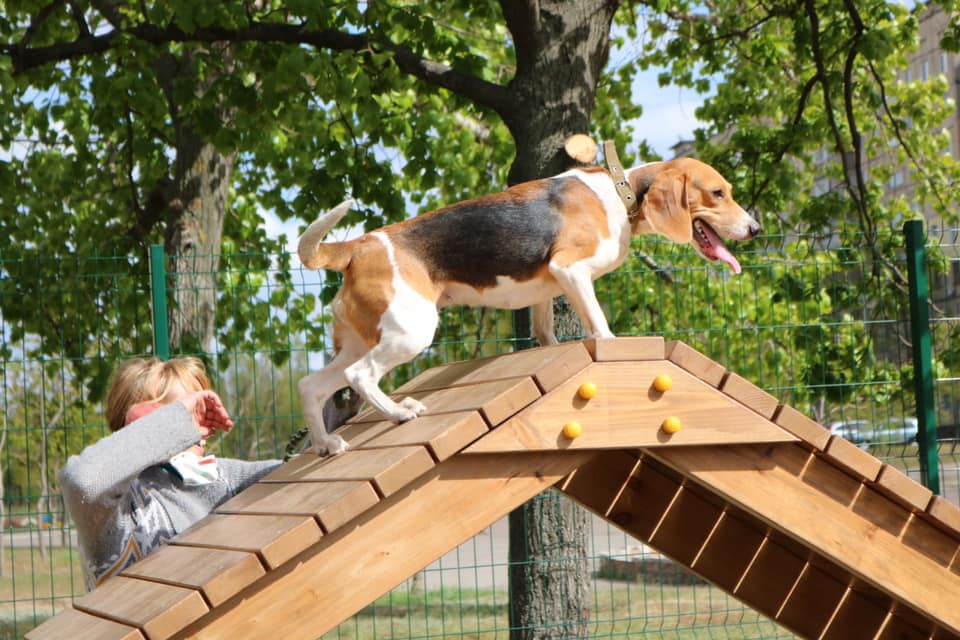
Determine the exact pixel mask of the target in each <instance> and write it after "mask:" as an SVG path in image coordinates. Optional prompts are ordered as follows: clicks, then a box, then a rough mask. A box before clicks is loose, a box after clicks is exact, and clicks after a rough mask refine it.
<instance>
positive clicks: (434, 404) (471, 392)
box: [354, 376, 540, 426]
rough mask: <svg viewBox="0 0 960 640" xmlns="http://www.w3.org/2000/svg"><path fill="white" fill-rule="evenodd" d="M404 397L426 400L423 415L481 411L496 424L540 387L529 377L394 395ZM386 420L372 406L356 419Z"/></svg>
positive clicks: (531, 398) (533, 396)
mask: <svg viewBox="0 0 960 640" xmlns="http://www.w3.org/2000/svg"><path fill="white" fill-rule="evenodd" d="M404 396H410V397H412V398H416V399H417V400H420V401H421V402H423V404H424V405H426V407H427V410H426V412H425V413H424V415H434V414H438V413H454V412H458V411H480V413H481V414H483V417H484V419H485V420H486V421H487V423H488V424H490V426H496V425H498V424H500V423H501V422H503V421H504V420H506V419H507V418H509V417H510V416H511V415H513V414H514V413H516V412H517V411H519V410H520V409H522V408H523V407H525V406H527V405H528V404H530V403H531V402H533V401H534V400H536V399H538V398H539V397H540V388H539V387H538V386H537V384H536V383H535V382H534V381H533V378H530V377H529V376H527V377H522V378H508V379H505V380H494V381H492V382H481V383H478V384H472V385H466V386H462V387H451V388H446V389H438V390H435V391H423V392H414V393H410V394H403V395H398V396H394V397H395V399H399V398H402V397H404ZM383 419H384V416H383V415H382V414H380V413H379V412H378V411H377V410H376V409H373V408H372V407H371V408H368V409H367V410H365V411H362V412H361V413H360V414H359V415H358V416H357V417H356V418H355V419H354V420H355V421H356V422H372V421H377V420H383Z"/></svg>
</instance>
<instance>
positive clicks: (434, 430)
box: [351, 411, 488, 462]
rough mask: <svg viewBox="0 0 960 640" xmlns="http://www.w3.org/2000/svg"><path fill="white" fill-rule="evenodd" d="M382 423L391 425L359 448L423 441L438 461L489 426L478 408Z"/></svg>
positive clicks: (356, 446) (398, 445) (464, 444)
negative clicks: (399, 422)
mask: <svg viewBox="0 0 960 640" xmlns="http://www.w3.org/2000/svg"><path fill="white" fill-rule="evenodd" d="M382 424H385V425H387V428H386V429H383V430H382V431H380V432H379V433H376V434H375V435H372V436H371V437H369V438H364V439H363V441H362V442H360V443H359V444H357V445H355V448H357V449H380V448H384V447H402V446H415V445H419V446H423V447H427V448H428V449H429V450H430V452H431V453H432V454H433V457H434V458H435V459H436V460H437V461H438V462H443V461H444V460H446V459H447V458H449V457H450V456H452V455H453V454H455V453H457V452H458V451H460V450H461V449H463V448H464V447H466V446H467V445H468V444H470V443H471V442H473V441H474V440H476V439H477V438H479V437H480V436H482V435H484V434H485V433H486V432H487V430H488V427H487V423H486V421H485V420H484V419H483V417H482V416H481V415H480V414H479V413H478V412H476V411H464V412H460V413H444V414H440V415H436V416H421V417H419V418H417V419H416V420H411V421H410V422H406V423H404V424H401V425H397V424H393V423H390V422H387V423H382ZM351 446H354V445H352V444H351Z"/></svg>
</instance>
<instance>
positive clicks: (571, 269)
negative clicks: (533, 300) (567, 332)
mask: <svg viewBox="0 0 960 640" xmlns="http://www.w3.org/2000/svg"><path fill="white" fill-rule="evenodd" d="M550 273H551V275H553V277H554V278H555V279H556V281H557V284H559V285H560V288H561V289H562V290H563V293H564V295H566V296H567V300H569V301H570V304H571V305H572V306H573V308H574V310H575V311H576V312H577V315H578V316H580V320H581V321H583V328H584V331H585V332H586V334H587V336H588V337H590V338H613V337H614V335H613V332H611V331H610V326H609V325H608V324H607V318H606V316H604V315H603V309H601V308H600V302H598V301H597V294H596V292H595V291H594V289H593V278H592V277H591V274H590V270H589V268H587V267H586V265H583V264H576V263H575V264H572V265H570V266H566V267H564V266H560V265H558V264H556V263H553V262H551V263H550Z"/></svg>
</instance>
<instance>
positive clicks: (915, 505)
mask: <svg viewBox="0 0 960 640" xmlns="http://www.w3.org/2000/svg"><path fill="white" fill-rule="evenodd" d="M876 486H877V488H878V489H880V490H881V491H883V492H884V493H885V494H887V495H888V496H890V497H891V498H893V499H894V500H896V501H897V502H900V503H901V504H903V505H904V506H906V507H908V508H909V509H912V510H913V511H926V510H927V505H929V504H930V499H931V498H933V492H932V491H930V489H927V488H926V487H925V486H923V485H922V484H920V483H919V482H916V481H915V480H913V479H911V478H910V477H908V476H907V475H906V474H905V473H903V472H902V471H900V470H899V469H897V468H896V467H892V466H890V465H888V464H885V465H883V467H882V468H881V469H880V474H879V476H878V477H877V485H876Z"/></svg>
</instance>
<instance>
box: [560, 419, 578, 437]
mask: <svg viewBox="0 0 960 640" xmlns="http://www.w3.org/2000/svg"><path fill="white" fill-rule="evenodd" d="M581 433H583V427H581V426H580V423H579V422H577V421H576V420H571V421H570V422H568V423H567V424H565V425H563V435H564V436H565V437H567V438H568V439H570V440H573V439H574V438H576V437H578V436H579V435H580V434H581Z"/></svg>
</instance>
